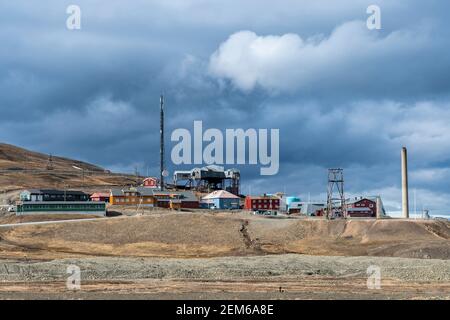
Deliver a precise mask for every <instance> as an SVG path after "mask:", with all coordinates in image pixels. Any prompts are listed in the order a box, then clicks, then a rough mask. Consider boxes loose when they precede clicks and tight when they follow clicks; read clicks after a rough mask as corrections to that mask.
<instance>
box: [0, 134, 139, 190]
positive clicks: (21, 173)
mask: <svg viewBox="0 0 450 320" xmlns="http://www.w3.org/2000/svg"><path fill="white" fill-rule="evenodd" d="M51 159H52V160H51V162H50V161H49V155H48V154H43V153H39V152H35V151H29V150H26V149H23V148H19V147H16V146H13V145H9V144H5V143H0V191H1V192H5V191H14V190H20V189H23V188H63V187H64V186H66V187H68V188H82V189H89V188H90V187H98V186H105V187H108V186H111V185H128V184H134V183H135V181H136V177H135V176H132V175H122V174H114V173H111V172H109V171H107V170H105V169H103V168H101V167H99V166H96V165H93V164H90V163H87V162H83V161H79V160H73V159H68V158H64V157H59V156H54V155H53V156H52V157H51ZM50 164H51V165H50ZM49 167H51V169H49ZM77 168H79V169H77Z"/></svg>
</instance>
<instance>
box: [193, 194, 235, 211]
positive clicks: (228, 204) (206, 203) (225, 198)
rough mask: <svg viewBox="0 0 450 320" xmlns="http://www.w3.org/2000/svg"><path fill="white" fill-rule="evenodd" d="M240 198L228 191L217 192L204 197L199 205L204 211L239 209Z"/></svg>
mask: <svg viewBox="0 0 450 320" xmlns="http://www.w3.org/2000/svg"><path fill="white" fill-rule="evenodd" d="M239 201H240V198H239V197H238V196H236V195H234V194H232V193H230V192H228V191H225V190H217V191H214V192H211V193H210V194H208V195H206V196H204V197H203V198H202V201H201V203H200V206H201V207H202V208H206V209H239V205H240V204H239Z"/></svg>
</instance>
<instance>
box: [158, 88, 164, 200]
mask: <svg viewBox="0 0 450 320" xmlns="http://www.w3.org/2000/svg"><path fill="white" fill-rule="evenodd" d="M159 104H160V120H159V134H160V145H159V153H160V168H159V169H160V170H159V174H160V180H159V183H160V186H161V191H164V175H163V171H164V96H163V95H161V97H160V98H159Z"/></svg>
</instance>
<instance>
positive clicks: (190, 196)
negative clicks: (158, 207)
mask: <svg viewBox="0 0 450 320" xmlns="http://www.w3.org/2000/svg"><path fill="white" fill-rule="evenodd" d="M124 192H137V193H138V194H139V195H140V196H155V197H157V196H158V195H174V194H175V195H180V199H181V200H182V201H194V202H198V199H197V197H196V196H195V194H194V193H193V192H192V191H161V189H156V188H145V187H136V188H122V189H120V188H114V189H111V195H112V196H114V197H117V196H124Z"/></svg>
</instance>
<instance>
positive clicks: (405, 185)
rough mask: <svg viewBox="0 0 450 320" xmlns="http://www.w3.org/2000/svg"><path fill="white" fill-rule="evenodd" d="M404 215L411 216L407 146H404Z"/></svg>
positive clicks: (404, 216)
mask: <svg viewBox="0 0 450 320" xmlns="http://www.w3.org/2000/svg"><path fill="white" fill-rule="evenodd" d="M402 217H403V218H406V219H407V218H409V199H408V155H407V151H406V148H405V147H403V148H402Z"/></svg>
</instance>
